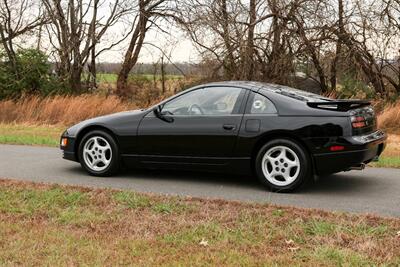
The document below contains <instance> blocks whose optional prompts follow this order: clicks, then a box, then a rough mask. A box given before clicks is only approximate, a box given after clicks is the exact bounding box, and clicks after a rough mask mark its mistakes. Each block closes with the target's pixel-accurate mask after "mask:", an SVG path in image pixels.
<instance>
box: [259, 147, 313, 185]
mask: <svg viewBox="0 0 400 267" xmlns="http://www.w3.org/2000/svg"><path fill="white" fill-rule="evenodd" d="M275 146H286V147H288V148H290V149H291V150H293V152H295V153H296V155H297V157H298V158H299V161H300V172H299V174H298V176H297V178H296V180H295V181H293V182H292V183H291V184H288V185H285V186H279V185H275V184H273V183H271V182H270V181H268V179H267V178H266V177H265V175H264V172H263V170H262V160H263V157H264V155H265V153H266V152H267V151H268V150H269V149H271V148H272V147H275ZM306 153H307V152H306V151H305V149H304V148H303V147H302V146H300V145H299V144H297V143H296V142H295V141H292V140H289V139H276V140H272V141H270V142H268V143H266V144H265V145H264V146H262V147H261V149H260V150H259V152H258V153H257V157H256V160H255V171H256V175H257V177H258V179H259V180H260V182H261V183H262V184H264V185H265V186H266V187H268V188H269V189H270V190H272V191H274V192H291V191H294V190H295V189H297V188H299V187H300V186H301V185H302V184H304V183H305V181H306V180H307V178H308V177H309V171H310V160H309V157H308V156H307V154H306Z"/></svg>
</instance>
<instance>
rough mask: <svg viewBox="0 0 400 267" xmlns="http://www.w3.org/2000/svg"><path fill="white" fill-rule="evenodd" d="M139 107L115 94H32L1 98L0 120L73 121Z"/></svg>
mask: <svg viewBox="0 0 400 267" xmlns="http://www.w3.org/2000/svg"><path fill="white" fill-rule="evenodd" d="M135 108H137V106H136V105H135V104H133V103H128V102H124V101H122V100H121V99H119V98H118V97H115V96H108V97H107V96H100V95H80V96H54V97H47V98H42V97H38V96H30V97H25V98H22V99H20V100H18V101H13V100H5V101H0V123H28V124H35V125H38V124H47V125H49V124H50V125H57V124H59V125H70V124H73V123H76V122H79V121H82V120H84V119H88V118H92V117H96V116H100V115H105V114H110V113H114V112H119V111H125V110H130V109H135Z"/></svg>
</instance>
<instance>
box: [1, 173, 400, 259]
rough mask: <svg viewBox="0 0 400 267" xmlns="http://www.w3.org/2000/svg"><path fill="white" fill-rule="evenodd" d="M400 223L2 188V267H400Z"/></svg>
mask: <svg viewBox="0 0 400 267" xmlns="http://www.w3.org/2000/svg"><path fill="white" fill-rule="evenodd" d="M399 229H400V220H398V219H389V218H379V217H373V216H362V215H349V214H345V213H340V214H338V213H328V212H321V211H313V210H304V209H294V208H287V207H275V206H271V205H260V204H245V203H239V202H229V201H221V200H204V199H184V198H178V197H166V196H164V197H163V196H156V195H148V194H141V193H135V192H131V191H115V190H102V189H88V188H79V187H66V186H57V185H53V186H50V185H38V184H32V183H22V182H17V181H11V180H0V265H1V266H15V265H23V266H27V265H29V266H70V265H73V266H75V265H77V266H115V265H128V266H131V265H139V266H320V265H323V266H366V265H369V266H381V265H385V266H397V265H399V264H400V242H399V237H398V236H397V231H399Z"/></svg>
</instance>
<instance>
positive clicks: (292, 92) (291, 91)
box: [261, 84, 331, 102]
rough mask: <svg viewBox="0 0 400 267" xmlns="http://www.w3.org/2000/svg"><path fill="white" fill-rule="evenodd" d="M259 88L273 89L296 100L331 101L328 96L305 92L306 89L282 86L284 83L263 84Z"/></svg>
mask: <svg viewBox="0 0 400 267" xmlns="http://www.w3.org/2000/svg"><path fill="white" fill-rule="evenodd" d="M261 90H270V91H274V92H275V93H277V94H281V95H284V96H288V97H291V98H293V99H297V100H300V101H304V102H310V101H319V102H320V101H331V99H330V98H327V97H323V96H321V95H318V94H314V93H310V92H306V91H303V90H299V89H295V88H292V87H288V86H284V85H275V84H265V85H264V88H261Z"/></svg>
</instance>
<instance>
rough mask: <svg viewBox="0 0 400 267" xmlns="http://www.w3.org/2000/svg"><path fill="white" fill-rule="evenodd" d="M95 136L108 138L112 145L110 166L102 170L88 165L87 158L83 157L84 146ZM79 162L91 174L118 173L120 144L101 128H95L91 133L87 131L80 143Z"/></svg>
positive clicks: (105, 174) (106, 174) (108, 174)
mask: <svg viewBox="0 0 400 267" xmlns="http://www.w3.org/2000/svg"><path fill="white" fill-rule="evenodd" d="M94 136H99V137H102V138H104V139H106V140H107V142H108V143H109V144H110V146H111V151H112V157H111V162H110V165H108V167H107V168H106V169H104V170H102V171H95V170H92V169H91V168H90V167H89V166H87V165H86V163H85V160H84V158H83V148H84V147H85V144H86V142H87V141H88V140H89V139H90V138H92V137H94ZM78 151H79V153H78V155H79V162H80V163H81V165H82V167H83V168H84V169H85V170H86V171H87V172H88V173H89V174H90V175H94V176H110V175H112V174H114V173H116V172H117V171H118V169H119V149H118V145H117V143H116V142H115V140H114V138H113V137H112V136H111V135H110V134H108V133H106V132H104V131H101V130H95V131H91V132H89V133H87V134H86V135H85V136H84V137H83V138H82V140H81V142H80V144H79V150H78Z"/></svg>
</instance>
